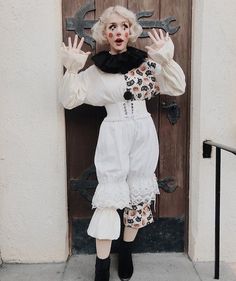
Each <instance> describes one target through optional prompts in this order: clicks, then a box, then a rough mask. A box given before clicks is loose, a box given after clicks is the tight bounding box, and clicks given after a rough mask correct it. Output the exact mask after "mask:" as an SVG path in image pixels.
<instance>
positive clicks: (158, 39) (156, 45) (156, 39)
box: [145, 28, 170, 51]
mask: <svg viewBox="0 0 236 281" xmlns="http://www.w3.org/2000/svg"><path fill="white" fill-rule="evenodd" d="M158 31H159V34H158V32H157V31H156V30H155V29H154V28H153V29H152V33H151V32H148V35H149V37H150V38H151V40H152V45H151V46H146V47H145V48H146V49H148V51H158V50H160V49H161V48H162V47H163V46H164V45H165V44H166V42H167V41H168V40H169V39H170V36H169V33H168V32H167V33H166V34H165V36H164V34H163V31H162V30H161V29H158Z"/></svg>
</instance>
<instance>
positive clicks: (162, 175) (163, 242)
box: [62, 0, 191, 254]
mask: <svg viewBox="0 0 236 281" xmlns="http://www.w3.org/2000/svg"><path fill="white" fill-rule="evenodd" d="M88 4H90V5H91V7H92V6H94V10H93V11H90V12H87V13H86V11H87V9H89V8H88V6H87V5H88ZM116 4H119V5H123V6H125V7H127V8H129V9H131V10H132V11H134V12H135V13H139V12H142V11H153V14H152V16H150V17H148V18H142V20H143V21H144V20H152V21H157V20H164V19H166V18H168V17H170V16H173V17H175V18H176V22H174V23H172V24H171V27H175V26H179V27H180V29H179V30H178V31H177V32H176V33H175V34H173V35H171V37H172V40H173V42H174V44H175V60H176V61H177V62H178V63H179V64H180V66H181V67H182V68H183V70H184V72H185V75H186V80H187V88H186V94H185V95H182V96H179V97H170V96H165V95H162V96H158V97H156V98H154V99H152V100H150V101H148V102H147V106H148V111H149V112H150V113H151V115H152V117H153V120H154V122H155V125H156V129H157V131H158V135H159V142H160V158H159V164H158V167H157V170H156V175H157V177H158V179H159V181H161V184H160V185H161V186H162V185H163V183H164V182H165V181H164V180H165V179H166V177H172V178H173V181H172V184H173V183H174V185H173V186H176V187H177V188H176V189H175V190H174V191H173V192H170V189H168V188H165V186H164V187H163V189H161V195H160V196H159V197H158V203H157V205H156V210H155V218H156V220H155V223H153V224H151V225H149V226H148V227H146V228H143V229H141V230H140V231H139V234H138V237H137V239H136V246H135V251H136V252H158V251H159V252H161V251H165V252H169V251H174V252H182V251H186V250H187V235H188V233H187V228H188V171H189V167H188V163H189V160H188V159H189V108H190V59H191V58H190V47H191V46H190V43H191V1H189V0H139V1H134V0H112V1H106V0H96V1H86V0H63V1H62V5H63V9H62V11H63V40H64V42H67V38H68V36H71V37H72V38H73V37H74V35H75V32H80V33H81V32H82V31H85V32H86V34H87V35H89V34H90V30H89V29H86V30H83V28H80V29H78V28H77V29H76V31H75V26H76V24H78V21H76V20H74V19H73V18H74V17H77V18H78V16H80V23H79V24H80V25H82V26H83V24H85V22H86V23H87V24H88V26H89V25H91V24H92V21H93V20H96V19H97V18H98V17H99V15H100V14H101V13H102V11H103V10H104V9H105V8H107V7H109V6H112V5H116ZM81 17H82V18H81ZM73 25H74V26H73ZM81 30H82V31H81ZM149 40H150V39H148V38H140V39H138V41H137V43H136V47H138V48H141V49H144V46H145V45H147V44H148V43H150V41H149ZM84 50H90V51H92V52H93V54H95V52H97V51H99V50H98V49H96V48H94V49H92V47H91V46H90V45H89V44H84ZM90 64H91V61H90V60H88V62H87V64H86V67H88V66H89V65H90ZM173 102H175V103H176V104H177V105H178V106H179V108H180V117H179V119H178V121H177V123H175V124H171V123H170V120H169V119H168V118H167V109H165V107H166V105H167V106H168V105H170V104H171V103H173ZM171 108H173V107H171ZM175 108H176V107H175ZM172 112H173V110H172ZM65 113H66V137H67V174H68V211H69V213H68V215H69V225H70V246H71V247H70V248H71V253H76V254H78V253H94V252H95V243H94V239H93V238H91V237H89V236H88V235H87V232H86V230H87V226H88V223H89V220H90V218H91V216H92V213H93V211H92V210H91V203H90V201H91V198H92V195H93V192H94V188H95V186H96V174H95V171H94V162H93V159H94V152H95V148H96V143H97V137H98V132H99V127H100V124H101V122H102V120H103V118H104V117H105V116H106V112H105V109H104V108H103V107H93V106H89V105H81V106H79V107H77V108H75V109H73V110H66V111H65ZM173 186H172V187H173ZM167 191H168V192H167ZM113 244H114V245H113V250H114V251H115V250H116V244H115V243H113Z"/></svg>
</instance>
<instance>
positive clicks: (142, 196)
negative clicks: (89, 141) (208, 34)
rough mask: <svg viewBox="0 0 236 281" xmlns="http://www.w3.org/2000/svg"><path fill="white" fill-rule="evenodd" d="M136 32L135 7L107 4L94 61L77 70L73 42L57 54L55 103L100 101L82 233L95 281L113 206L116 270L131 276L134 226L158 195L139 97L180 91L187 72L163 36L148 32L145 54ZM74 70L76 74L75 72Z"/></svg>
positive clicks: (102, 268) (104, 275)
mask: <svg viewBox="0 0 236 281" xmlns="http://www.w3.org/2000/svg"><path fill="white" fill-rule="evenodd" d="M141 33H142V27H141V26H140V25H139V24H138V22H137V20H136V16H135V14H134V13H133V12H131V11H129V10H127V9H126V8H124V7H122V6H115V7H110V8H108V9H106V10H105V11H104V12H103V14H102V15H101V17H100V19H99V21H98V22H97V23H96V24H95V25H94V27H93V28H92V36H93V38H94V39H95V40H96V42H97V43H98V44H108V45H109V51H102V52H100V53H98V54H96V55H95V56H93V57H92V60H93V61H94V65H92V66H90V67H89V68H88V69H86V70H84V71H80V70H81V69H82V68H83V67H84V65H85V62H86V60H87V58H88V55H89V54H90V52H87V53H85V52H83V51H82V50H81V48H82V45H83V41H84V39H83V38H82V39H81V40H80V42H79V44H78V37H77V36H75V39H74V42H73V44H72V42H71V38H69V39H68V46H66V45H65V44H64V43H63V47H62V59H63V64H64V66H65V67H66V69H67V71H66V73H65V75H64V77H63V80H62V83H61V87H60V93H59V96H60V101H61V103H62V104H63V106H64V107H65V108H67V109H72V108H74V107H76V106H79V105H81V104H82V103H86V104H91V105H95V106H105V108H106V111H107V116H106V118H105V119H104V121H103V122H102V124H101V127H100V132H99V138H98V143H97V147H96V153H95V166H96V172H97V178H98V186H97V188H96V191H95V194H94V197H93V201H92V206H93V208H96V210H95V212H94V214H93V217H92V219H91V221H90V225H89V228H88V234H89V235H90V236H92V237H94V238H96V250H97V257H96V268H95V281H108V280H109V275H110V274H109V267H110V249H111V243H112V240H113V239H118V237H119V235H120V218H119V215H118V213H117V211H116V210H117V209H125V210H124V225H125V228H124V236H123V241H122V243H121V245H120V249H119V266H118V274H119V277H120V279H121V280H129V279H130V278H131V276H132V274H133V262H132V255H131V248H132V242H133V241H134V239H135V237H136V234H137V232H138V229H139V228H141V227H145V226H146V225H148V224H150V223H152V222H153V216H152V212H151V208H150V204H151V202H152V201H154V200H155V198H156V194H159V189H158V186H157V180H156V177H155V174H154V172H155V169H156V166H157V161H158V154H159V148H158V138H157V133H156V130H155V126H154V123H153V121H152V118H151V116H150V114H149V113H148V112H147V109H146V103H145V99H150V98H152V97H154V96H156V95H157V94H159V93H160V94H167V95H173V96H177V95H181V94H183V93H184V91H185V77H184V74H183V71H182V69H181V68H180V66H179V65H178V64H177V63H176V62H175V61H174V60H173V54H174V45H173V42H172V40H171V39H170V37H169V34H168V33H167V34H166V35H164V34H163V32H162V31H161V30H159V32H157V31H156V30H153V33H150V32H149V36H150V38H151V40H152V45H151V46H147V47H146V48H147V50H148V53H146V52H144V51H141V50H138V49H136V48H133V47H130V46H128V44H129V43H133V42H135V41H136V40H137V38H138V36H139V35H140V34H141ZM78 71H80V72H79V73H78Z"/></svg>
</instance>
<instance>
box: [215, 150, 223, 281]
mask: <svg viewBox="0 0 236 281" xmlns="http://www.w3.org/2000/svg"><path fill="white" fill-rule="evenodd" d="M220 169H221V149H220V148H218V147H217V148H216V174H215V180H216V182H215V276H214V279H219V271H220Z"/></svg>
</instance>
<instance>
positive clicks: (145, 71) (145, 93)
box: [125, 60, 160, 100]
mask: <svg viewBox="0 0 236 281" xmlns="http://www.w3.org/2000/svg"><path fill="white" fill-rule="evenodd" d="M157 68H158V65H157V64H156V63H155V62H154V61H151V60H147V61H145V62H144V63H142V64H141V65H140V66H139V67H138V68H135V69H132V70H130V71H129V72H128V73H127V74H125V80H126V85H127V88H126V90H127V91H128V92H131V93H132V95H133V100H143V99H151V98H152V97H154V96H156V95H157V94H159V92H160V88H159V86H158V84H157V83H156V75H158V74H157Z"/></svg>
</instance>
